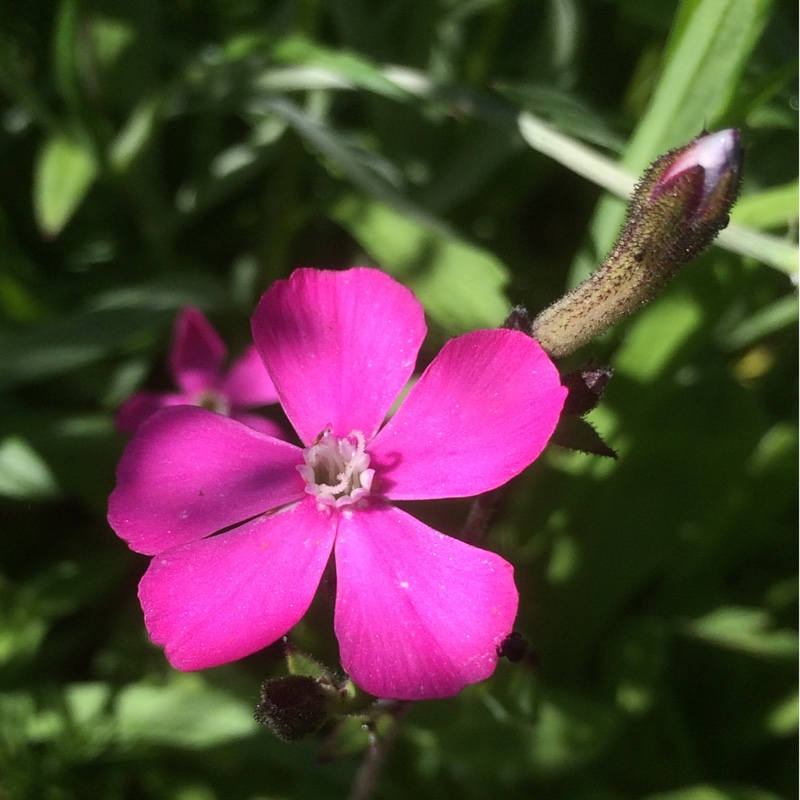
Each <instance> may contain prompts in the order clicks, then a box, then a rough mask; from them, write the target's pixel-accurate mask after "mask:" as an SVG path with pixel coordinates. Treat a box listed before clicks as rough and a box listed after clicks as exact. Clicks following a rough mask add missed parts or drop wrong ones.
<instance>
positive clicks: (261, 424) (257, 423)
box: [231, 411, 286, 439]
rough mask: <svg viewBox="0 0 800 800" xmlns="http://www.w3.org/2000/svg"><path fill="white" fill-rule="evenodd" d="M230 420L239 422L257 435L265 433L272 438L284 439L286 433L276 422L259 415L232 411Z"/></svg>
mask: <svg viewBox="0 0 800 800" xmlns="http://www.w3.org/2000/svg"><path fill="white" fill-rule="evenodd" d="M231 419H235V420H236V421H237V422H241V423H242V424H243V425H247V426H248V427H250V428H252V429H253V430H255V431H258V432H259V433H265V434H266V435H267V436H274V437H275V438H276V439H285V438H286V431H285V430H284V429H283V428H282V427H281V426H280V425H279V424H278V423H277V422H274V421H273V420H271V419H268V418H267V417H262V416H261V415H260V414H255V413H250V412H247V411H233V412H232V413H231Z"/></svg>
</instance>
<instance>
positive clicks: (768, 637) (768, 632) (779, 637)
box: [681, 606, 797, 658]
mask: <svg viewBox="0 0 800 800" xmlns="http://www.w3.org/2000/svg"><path fill="white" fill-rule="evenodd" d="M681 630H682V631H683V632H684V633H688V634H690V635H691V636H695V637H697V638H699V639H704V640H705V641H707V642H709V643H711V644H716V645H718V646H720V647H726V648H730V649H733V650H739V651H742V652H745V653H749V654H751V655H755V656H764V657H781V658H796V657H797V633H796V632H795V631H790V630H775V629H774V628H773V627H772V620H771V618H770V616H769V614H767V613H766V612H765V611H763V610H762V609H760V608H739V607H734V606H727V607H723V608H718V609H715V610H714V611H712V612H711V613H709V614H706V615H705V616H703V617H700V618H699V619H696V620H693V621H691V622H688V623H686V624H684V625H683V626H682V627H681Z"/></svg>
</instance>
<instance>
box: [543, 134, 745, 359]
mask: <svg viewBox="0 0 800 800" xmlns="http://www.w3.org/2000/svg"><path fill="white" fill-rule="evenodd" d="M741 166H742V153H741V148H740V146H739V132H738V131H737V130H735V129H732V128H731V129H727V130H723V131H719V132H717V133H707V132H704V133H702V134H700V136H698V137H697V138H696V139H693V140H692V141H691V142H689V144H687V145H684V146H683V147H679V148H677V149H676V150H671V151H670V152H669V153H666V154H665V155H663V156H661V157H659V158H658V159H656V161H655V162H654V163H653V164H652V165H651V166H650V168H649V169H648V170H647V172H645V174H644V176H643V177H642V179H641V181H640V182H639V184H638V185H637V187H636V190H635V191H634V194H633V197H632V198H631V201H630V205H629V208H628V216H627V219H626V220H625V225H624V227H623V229H622V233H621V234H620V237H619V239H618V241H617V243H616V244H615V245H614V249H613V250H612V251H611V253H610V254H609V255H608V257H607V258H606V260H605V261H604V262H603V264H602V265H601V266H600V268H599V269H598V270H597V271H596V272H594V273H593V274H592V275H591V276H590V277H589V278H587V279H586V280H585V281H584V282H583V283H582V284H580V285H579V286H577V287H576V288H575V289H573V290H572V291H571V292H569V293H568V294H566V295H564V297H562V298H561V299H560V300H558V301H556V302H555V303H554V304H553V305H552V306H550V307H549V308H546V309H545V310H544V311H543V312H542V313H541V314H539V316H537V317H536V319H535V320H534V321H533V326H532V332H533V336H534V338H535V339H537V340H538V342H539V343H540V344H541V345H542V347H543V348H544V349H545V350H546V351H547V353H548V354H549V355H551V356H553V357H561V356H565V355H568V354H569V353H571V352H572V351H574V350H577V349H578V348H579V347H581V346H582V345H583V344H585V343H586V342H588V341H590V340H591V339H594V338H595V337H596V336H598V335H599V334H601V333H602V332H603V331H605V330H606V329H608V328H610V327H611V326H612V325H614V324H616V323H617V322H619V321H620V320H621V319H624V318H625V317H627V316H628V315H629V314H631V313H633V312H634V311H635V310H636V309H638V308H641V307H642V306H643V305H645V304H646V303H649V302H650V301H651V300H653V299H654V298H655V297H656V296H657V295H658V294H659V293H660V292H661V291H662V290H663V289H664V287H665V286H666V285H667V283H669V281H670V279H671V278H672V277H673V276H674V275H675V273H676V272H677V271H678V270H679V269H680V268H681V267H683V266H684V265H685V264H687V263H688V262H689V261H691V260H692V259H693V258H694V257H695V256H697V255H698V254H699V253H701V252H702V251H703V250H705V249H706V248H707V247H708V246H709V245H710V244H711V242H712V241H713V240H714V237H715V236H716V235H717V234H718V233H719V231H721V230H722V229H723V228H724V227H725V226H726V225H727V224H728V214H729V212H730V209H731V206H733V203H734V202H735V200H736V197H737V195H738V193H739V183H740V177H741Z"/></svg>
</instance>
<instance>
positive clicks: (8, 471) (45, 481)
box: [0, 436, 59, 500]
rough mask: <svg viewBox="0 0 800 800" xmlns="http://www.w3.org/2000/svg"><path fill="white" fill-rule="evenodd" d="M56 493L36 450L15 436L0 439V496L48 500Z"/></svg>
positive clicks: (55, 487) (51, 479) (56, 488)
mask: <svg viewBox="0 0 800 800" xmlns="http://www.w3.org/2000/svg"><path fill="white" fill-rule="evenodd" d="M58 494H59V490H58V486H57V484H56V481H55V478H54V477H53V475H52V473H51V472H50V470H49V468H48V466H47V464H45V462H44V461H43V460H42V459H41V458H40V457H39V455H38V454H37V453H36V451H35V450H34V449H33V448H32V447H31V446H30V445H29V444H28V443H27V442H26V441H25V440H24V439H21V438H19V437H17V436H8V437H6V438H5V439H3V440H2V441H0V495H3V496H5V497H13V498H14V499H16V500H49V499H52V498H54V497H57V496H58Z"/></svg>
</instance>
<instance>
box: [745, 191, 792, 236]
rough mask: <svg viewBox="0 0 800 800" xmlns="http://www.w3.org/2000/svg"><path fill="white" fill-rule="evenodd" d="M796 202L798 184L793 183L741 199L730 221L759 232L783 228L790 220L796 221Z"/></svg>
mask: <svg viewBox="0 0 800 800" xmlns="http://www.w3.org/2000/svg"><path fill="white" fill-rule="evenodd" d="M798 202H799V200H798V183H797V181H793V182H792V183H787V184H784V185H783V186H774V187H772V188H771V189H765V190H764V191H763V192H757V193H756V194H751V195H747V196H746V197H742V198H741V199H740V200H739V201H738V202H737V203H736V205H735V206H734V208H733V212H732V213H731V219H732V220H733V221H734V222H736V223H738V224H739V225H750V226H752V227H753V228H759V229H761V230H763V229H768V228H785V227H786V225H788V224H789V222H790V220H793V219H797V205H798Z"/></svg>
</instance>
